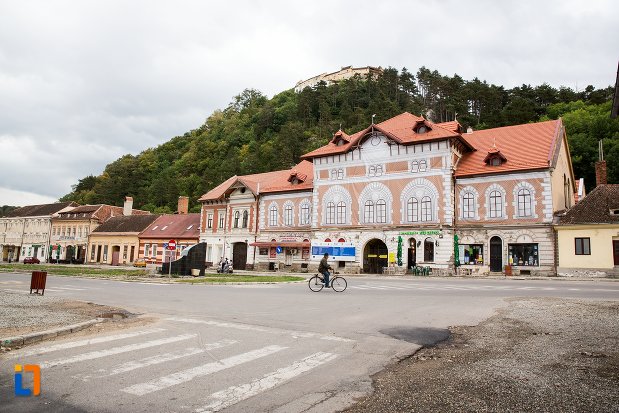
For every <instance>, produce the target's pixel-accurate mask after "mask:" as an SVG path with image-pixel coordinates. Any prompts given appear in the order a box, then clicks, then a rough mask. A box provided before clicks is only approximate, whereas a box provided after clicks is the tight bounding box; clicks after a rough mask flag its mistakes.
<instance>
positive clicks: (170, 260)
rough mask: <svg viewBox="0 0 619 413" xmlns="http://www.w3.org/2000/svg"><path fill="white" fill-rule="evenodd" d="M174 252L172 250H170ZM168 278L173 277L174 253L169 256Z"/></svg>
mask: <svg viewBox="0 0 619 413" xmlns="http://www.w3.org/2000/svg"><path fill="white" fill-rule="evenodd" d="M170 254H172V251H170ZM168 278H172V255H170V257H169V258H168Z"/></svg>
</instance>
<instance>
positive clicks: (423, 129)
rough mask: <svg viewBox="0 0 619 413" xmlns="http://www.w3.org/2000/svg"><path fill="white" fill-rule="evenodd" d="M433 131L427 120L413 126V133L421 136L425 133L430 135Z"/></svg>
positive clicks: (421, 120) (420, 120)
mask: <svg viewBox="0 0 619 413" xmlns="http://www.w3.org/2000/svg"><path fill="white" fill-rule="evenodd" d="M431 130H432V127H431V126H430V124H429V123H428V122H427V121H426V120H425V119H423V118H422V119H419V120H418V121H417V122H415V125H413V131H414V132H415V133H417V134H419V135H423V134H424V133H428V132H430V131H431Z"/></svg>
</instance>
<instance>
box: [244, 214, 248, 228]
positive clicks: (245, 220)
mask: <svg viewBox="0 0 619 413" xmlns="http://www.w3.org/2000/svg"><path fill="white" fill-rule="evenodd" d="M248 220H249V212H247V210H245V211H243V228H247V221H248Z"/></svg>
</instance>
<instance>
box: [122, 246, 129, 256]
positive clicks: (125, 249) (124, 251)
mask: <svg viewBox="0 0 619 413" xmlns="http://www.w3.org/2000/svg"><path fill="white" fill-rule="evenodd" d="M127 249H128V246H127V245H125V246H124V247H123V259H124V260H126V259H127Z"/></svg>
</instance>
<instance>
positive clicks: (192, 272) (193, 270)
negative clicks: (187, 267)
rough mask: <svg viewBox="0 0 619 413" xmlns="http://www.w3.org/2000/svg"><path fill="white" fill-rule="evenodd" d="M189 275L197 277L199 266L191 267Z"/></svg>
mask: <svg viewBox="0 0 619 413" xmlns="http://www.w3.org/2000/svg"><path fill="white" fill-rule="evenodd" d="M191 275H193V276H194V277H197V276H198V275H200V269H199V268H193V269H192V270H191Z"/></svg>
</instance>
